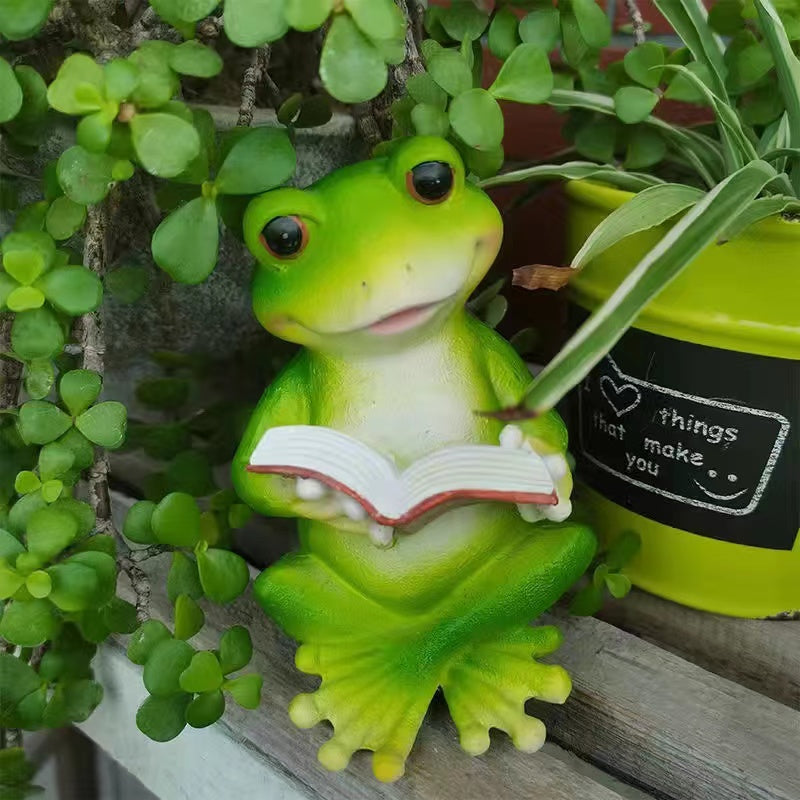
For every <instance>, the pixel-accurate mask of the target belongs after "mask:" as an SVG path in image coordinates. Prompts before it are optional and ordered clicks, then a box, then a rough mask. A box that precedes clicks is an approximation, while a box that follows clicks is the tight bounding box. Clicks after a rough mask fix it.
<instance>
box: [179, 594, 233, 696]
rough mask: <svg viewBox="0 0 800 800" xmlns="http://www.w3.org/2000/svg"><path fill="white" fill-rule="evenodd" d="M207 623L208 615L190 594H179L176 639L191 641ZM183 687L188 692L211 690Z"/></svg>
mask: <svg viewBox="0 0 800 800" xmlns="http://www.w3.org/2000/svg"><path fill="white" fill-rule="evenodd" d="M205 621H206V615H205V614H204V613H203V609H202V608H200V606H199V605H197V603H196V602H195V601H194V600H193V599H192V598H191V597H189V595H188V594H179V595H178V597H177V599H176V600H175V638H176V639H191V638H192V636H194V635H195V634H196V633H197V632H198V631H199V630H200V629H201V628H202V627H203V625H204V624H205ZM221 677H222V676H221V675H220V678H221ZM181 686H182V688H183V689H184V690H185V691H187V692H192V691H194V692H203V691H210V689H190V688H188V687H187V686H184V685H183V683H181ZM212 688H215V689H216V688H218V687H216V686H215V687H212Z"/></svg>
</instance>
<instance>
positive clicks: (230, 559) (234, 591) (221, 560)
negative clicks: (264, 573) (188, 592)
mask: <svg viewBox="0 0 800 800" xmlns="http://www.w3.org/2000/svg"><path fill="white" fill-rule="evenodd" d="M197 566H198V569H199V571H200V583H201V584H202V586H203V592H204V593H205V595H206V597H208V598H209V599H211V600H213V601H214V602H215V603H230V602H231V601H232V600H235V599H236V598H237V597H239V595H240V594H241V593H242V592H243V591H244V590H245V589H246V588H247V584H248V583H249V581H250V571H249V570H248V569H247V562H246V561H245V560H244V559H243V558H242V557H241V556H239V555H237V554H236V553H231V552H230V551H229V550H220V549H218V548H209V549H208V550H205V551H201V552H199V553H198V554H197Z"/></svg>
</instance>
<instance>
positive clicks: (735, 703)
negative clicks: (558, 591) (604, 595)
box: [539, 611, 800, 800]
mask: <svg viewBox="0 0 800 800" xmlns="http://www.w3.org/2000/svg"><path fill="white" fill-rule="evenodd" d="M547 621H549V622H551V623H553V624H557V625H560V626H561V628H562V630H563V631H564V634H565V643H564V645H563V647H562V649H561V650H560V651H559V652H558V653H557V654H556V656H557V657H556V658H555V659H554V660H556V661H557V662H558V663H560V664H563V665H564V666H565V667H566V668H567V669H568V670H569V672H570V674H571V675H572V679H573V683H574V687H575V688H574V691H573V694H572V696H571V697H570V699H569V700H568V702H567V703H566V705H565V706H563V707H560V708H558V707H552V706H544V705H542V706H540V707H539V710H540V711H541V714H542V718H543V719H544V720H545V721H546V723H547V725H548V729H549V731H550V733H551V736H553V737H554V738H555V739H556V740H557V741H558V742H559V743H560V744H562V745H564V746H566V747H567V748H568V749H570V750H574V751H575V752H577V753H579V754H581V755H583V756H584V757H586V758H588V759H590V760H592V761H593V762H594V763H597V764H598V765H600V766H601V767H603V768H604V769H607V770H609V771H611V772H614V773H616V774H621V775H624V776H628V777H629V778H633V779H634V780H635V781H636V782H637V783H638V784H639V785H640V786H642V787H643V788H645V789H646V790H648V791H650V792H652V793H653V794H656V795H658V796H663V797H667V798H673V799H674V800H798V798H800V713H798V712H797V711H795V710H793V709H791V708H789V707H787V706H785V705H782V704H780V703H777V702H775V701H774V700H771V699H769V698H768V697H765V696H763V695H761V694H758V693H756V692H754V691H752V690H750V689H747V688H745V687H743V686H740V685H739V684H737V683H733V682H731V681H729V680H727V679H725V678H722V677H720V676H718V675H714V674H712V673H711V672H708V671H706V670H704V669H702V668H700V667H698V666H696V665H694V664H691V663H689V662H687V661H684V660H683V659H681V658H679V657H678V656H676V655H674V654H673V653H670V652H668V651H666V650H664V649H662V648H659V647H657V646H655V645H653V644H650V643H648V642H645V641H643V640H641V639H639V638H637V637H635V636H633V635H631V634H629V633H625V632H624V631H622V630H619V629H617V628H614V627H612V626H611V625H609V624H607V623H605V622H602V621H600V620H597V619H592V618H576V617H569V616H568V615H567V614H566V613H565V612H563V611H557V612H554V613H553V614H551V615H547Z"/></svg>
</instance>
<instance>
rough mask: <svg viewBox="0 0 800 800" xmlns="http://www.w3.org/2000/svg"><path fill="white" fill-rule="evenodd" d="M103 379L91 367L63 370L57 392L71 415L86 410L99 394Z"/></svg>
mask: <svg viewBox="0 0 800 800" xmlns="http://www.w3.org/2000/svg"><path fill="white" fill-rule="evenodd" d="M102 388H103V379H102V378H101V377H100V375H99V374H98V373H96V372H95V371H94V370H91V369H73V370H70V371H69V372H65V373H64V375H63V376H62V378H61V381H60V382H59V384H58V393H59V395H60V396H61V399H62V400H63V401H64V405H65V406H66V407H67V409H68V410H69V413H70V414H71V415H72V416H73V417H77V416H78V415H79V414H82V413H83V412H84V411H86V409H87V408H89V406H90V405H91V404H92V403H94V401H95V400H97V398H98V397H99V396H100V390H101V389H102Z"/></svg>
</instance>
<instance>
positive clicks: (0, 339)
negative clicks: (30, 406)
mask: <svg viewBox="0 0 800 800" xmlns="http://www.w3.org/2000/svg"><path fill="white" fill-rule="evenodd" d="M13 322H14V318H13V316H12V315H11V314H0V354H2V353H10V352H11V326H12V324H13ZM21 384H22V364H21V363H20V362H19V361H17V360H16V359H14V358H3V357H2V355H0V410H3V409H8V408H16V407H17V405H18V404H19V390H20V385H21Z"/></svg>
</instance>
